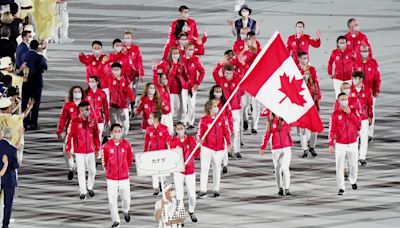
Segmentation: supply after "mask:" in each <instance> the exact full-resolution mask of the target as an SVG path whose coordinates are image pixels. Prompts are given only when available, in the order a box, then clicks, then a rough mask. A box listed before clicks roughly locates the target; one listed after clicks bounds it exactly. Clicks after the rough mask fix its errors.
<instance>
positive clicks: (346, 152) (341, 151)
mask: <svg viewBox="0 0 400 228" xmlns="http://www.w3.org/2000/svg"><path fill="white" fill-rule="evenodd" d="M357 147H358V143H357V142H355V143H352V144H340V143H336V145H335V160H336V180H337V185H338V188H339V189H343V190H345V185H344V168H345V158H346V156H347V159H348V160H349V165H350V172H349V181H350V184H355V183H356V182H357V174H358V159H357V157H358V156H357V155H358V150H357Z"/></svg>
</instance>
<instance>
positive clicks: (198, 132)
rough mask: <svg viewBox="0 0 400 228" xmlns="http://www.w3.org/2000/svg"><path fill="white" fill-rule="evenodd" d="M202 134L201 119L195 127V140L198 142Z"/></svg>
mask: <svg viewBox="0 0 400 228" xmlns="http://www.w3.org/2000/svg"><path fill="white" fill-rule="evenodd" d="M203 134H204V129H203V118H201V119H200V121H199V125H198V127H197V131H196V140H197V141H200V140H201V138H202V137H203Z"/></svg>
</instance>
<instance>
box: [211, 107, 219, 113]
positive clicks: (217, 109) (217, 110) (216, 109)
mask: <svg viewBox="0 0 400 228" xmlns="http://www.w3.org/2000/svg"><path fill="white" fill-rule="evenodd" d="M211 111H212V112H213V113H215V114H217V113H218V112H219V108H218V107H212V109H211Z"/></svg>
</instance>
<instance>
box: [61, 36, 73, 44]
mask: <svg viewBox="0 0 400 228" xmlns="http://www.w3.org/2000/svg"><path fill="white" fill-rule="evenodd" d="M74 41H75V39H72V38H69V37H66V38H61V39H60V43H61V44H65V43H72V42H74Z"/></svg>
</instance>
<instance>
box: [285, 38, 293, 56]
mask: <svg viewBox="0 0 400 228" xmlns="http://www.w3.org/2000/svg"><path fill="white" fill-rule="evenodd" d="M291 43H292V40H291V38H290V36H289V37H288V39H287V42H286V45H287V49H288V51H289V53H290V51H291V50H292V46H291V45H290V44H291Z"/></svg>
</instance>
